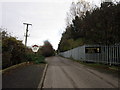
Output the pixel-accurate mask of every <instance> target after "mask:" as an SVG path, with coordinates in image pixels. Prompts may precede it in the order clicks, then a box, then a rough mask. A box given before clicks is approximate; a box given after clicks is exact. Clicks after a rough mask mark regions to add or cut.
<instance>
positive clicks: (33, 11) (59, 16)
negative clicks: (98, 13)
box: [0, 0, 100, 49]
mask: <svg viewBox="0 0 120 90" xmlns="http://www.w3.org/2000/svg"><path fill="white" fill-rule="evenodd" d="M12 1H14V0H12ZM16 1H17V0H16ZM19 1H20V0H19ZM24 1H25V0H24ZM26 1H27V2H8V0H5V1H4V2H2V3H0V11H1V15H0V19H1V20H2V21H0V26H1V27H3V28H7V31H8V32H10V33H11V34H12V35H13V36H16V37H18V39H20V40H23V43H24V39H25V37H24V33H25V29H26V27H25V25H23V23H31V24H32V26H30V27H29V32H28V34H30V36H29V37H28V42H27V45H28V46H32V45H34V44H37V45H42V44H43V41H44V40H49V41H50V42H51V44H52V45H53V47H54V49H57V47H58V43H59V41H60V39H61V34H62V32H63V31H64V30H65V27H66V21H65V19H66V13H67V12H68V11H69V8H70V5H71V2H73V1H78V0H39V2H36V0H35V1H34V2H31V1H30V0H29V2H28V0H26ZM88 1H91V0H88ZM92 1H93V3H96V4H98V3H99V2H100V0H92Z"/></svg>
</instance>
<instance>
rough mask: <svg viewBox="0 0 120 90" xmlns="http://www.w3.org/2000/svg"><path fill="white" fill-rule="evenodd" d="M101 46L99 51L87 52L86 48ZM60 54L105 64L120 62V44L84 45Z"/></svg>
mask: <svg viewBox="0 0 120 90" xmlns="http://www.w3.org/2000/svg"><path fill="white" fill-rule="evenodd" d="M93 47H94V48H96V49H97V48H99V49H100V52H98V53H95V52H94V53H87V52H86V51H85V50H86V48H93ZM59 55H61V56H63V57H67V58H73V59H75V60H80V61H88V62H97V63H105V64H115V65H117V64H120V45H110V46H108V45H107V46H103V45H84V46H80V47H77V48H74V49H71V50H68V51H66V52H61V53H59Z"/></svg>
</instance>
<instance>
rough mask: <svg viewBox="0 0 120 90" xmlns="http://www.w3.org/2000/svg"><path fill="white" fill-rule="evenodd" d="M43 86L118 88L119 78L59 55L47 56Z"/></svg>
mask: <svg viewBox="0 0 120 90" xmlns="http://www.w3.org/2000/svg"><path fill="white" fill-rule="evenodd" d="M46 61H47V62H48V69H47V72H46V76H45V79H44V83H43V88H118V78H117V77H114V76H113V75H111V74H107V73H105V72H100V71H98V70H96V69H93V68H90V67H88V66H85V65H82V64H80V63H77V62H75V61H72V60H68V59H65V58H62V57H59V56H54V57H49V58H46Z"/></svg>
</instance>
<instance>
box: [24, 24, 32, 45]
mask: <svg viewBox="0 0 120 90" xmlns="http://www.w3.org/2000/svg"><path fill="white" fill-rule="evenodd" d="M23 24H24V25H27V27H26V35H25V46H27V37H28V26H29V25H32V24H28V23H23Z"/></svg>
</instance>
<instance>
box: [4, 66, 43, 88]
mask: <svg viewBox="0 0 120 90" xmlns="http://www.w3.org/2000/svg"><path fill="white" fill-rule="evenodd" d="M44 67H45V65H44V64H42V65H41V64H38V65H37V64H29V65H24V66H21V67H17V68H16V69H13V70H10V71H9V72H6V73H4V74H3V75H2V88H3V90H4V88H37V87H38V85H39V83H40V80H41V77H42V74H43V70H44ZM10 90H12V89H10ZM18 90H19V89H18Z"/></svg>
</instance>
